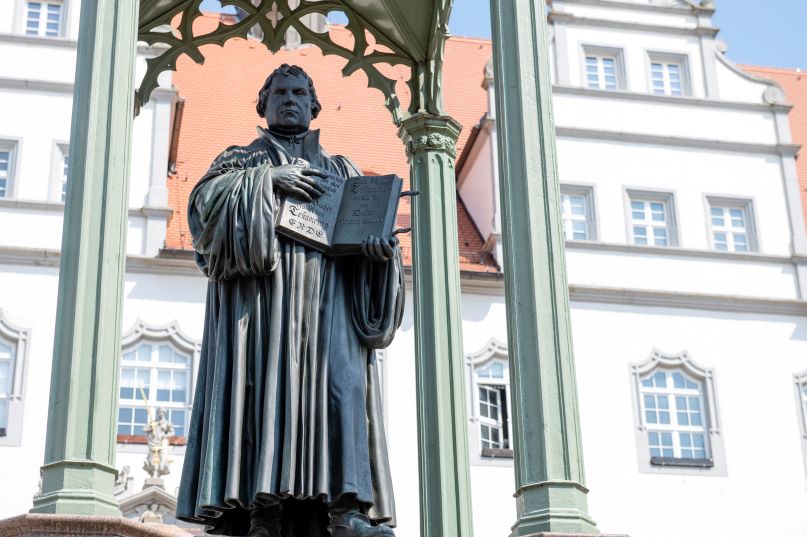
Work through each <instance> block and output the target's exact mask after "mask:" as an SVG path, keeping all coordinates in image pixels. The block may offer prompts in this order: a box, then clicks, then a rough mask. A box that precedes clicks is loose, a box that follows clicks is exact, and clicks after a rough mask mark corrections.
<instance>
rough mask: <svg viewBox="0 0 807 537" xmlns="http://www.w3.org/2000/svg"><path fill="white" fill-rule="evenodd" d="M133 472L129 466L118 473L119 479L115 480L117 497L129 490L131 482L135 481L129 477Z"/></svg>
mask: <svg viewBox="0 0 807 537" xmlns="http://www.w3.org/2000/svg"><path fill="white" fill-rule="evenodd" d="M131 471H132V469H131V468H130V467H129V465H128V464H127V465H125V466H124V467H123V468H122V469H121V470H119V471H118V477H117V478H115V496H119V495H121V494H123V493H124V492H126V491H127V490H128V489H129V481H131V480H132V479H133V478H132V477H130V476H129V474H130V473H131Z"/></svg>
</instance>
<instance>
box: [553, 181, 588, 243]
mask: <svg viewBox="0 0 807 537" xmlns="http://www.w3.org/2000/svg"><path fill="white" fill-rule="evenodd" d="M560 194H561V195H560V207H561V217H562V219H563V238H564V239H566V240H567V241H572V240H573V241H590V240H596V237H595V236H594V235H595V233H594V230H595V226H594V203H593V200H594V196H593V192H592V189H591V187H576V186H566V185H561V187H560Z"/></svg>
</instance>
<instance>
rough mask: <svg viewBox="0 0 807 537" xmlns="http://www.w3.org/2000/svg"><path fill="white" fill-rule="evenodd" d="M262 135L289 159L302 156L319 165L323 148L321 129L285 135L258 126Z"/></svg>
mask: <svg viewBox="0 0 807 537" xmlns="http://www.w3.org/2000/svg"><path fill="white" fill-rule="evenodd" d="M258 132H259V133H260V135H261V136H262V137H263V138H264V139H265V140H266V141H268V142H269V143H270V144H273V145H274V146H275V147H277V148H278V149H280V150H281V151H283V152H284V153H285V154H286V155H288V156H289V160H292V159H293V158H294V157H298V156H299V157H302V158H304V159H305V160H307V161H308V162H310V163H311V164H313V165H314V166H319V165H320V164H321V163H320V160H321V155H322V154H323V151H322V148H321V147H320V146H319V129H316V130H310V131H308V132H306V133H305V134H301V135H297V136H295V135H285V134H278V133H276V132H272V131H270V130H269V129H267V128H265V127H258Z"/></svg>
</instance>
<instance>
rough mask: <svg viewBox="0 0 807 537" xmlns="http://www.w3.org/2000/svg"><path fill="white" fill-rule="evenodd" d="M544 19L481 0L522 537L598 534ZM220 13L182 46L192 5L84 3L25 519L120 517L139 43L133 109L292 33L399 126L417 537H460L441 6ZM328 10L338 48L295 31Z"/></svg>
mask: <svg viewBox="0 0 807 537" xmlns="http://www.w3.org/2000/svg"><path fill="white" fill-rule="evenodd" d="M544 2H545V0H507V1H501V0H490V6H491V15H492V17H491V19H492V22H493V24H492V30H493V44H494V47H493V52H494V61H493V65H494V67H495V70H496V75H495V84H496V110H497V112H496V113H497V122H498V125H499V126H498V129H499V130H498V132H499V135H498V144H499V154H500V157H499V163H500V169H499V173H500V176H499V185H500V193H501V196H500V199H501V207H502V237H503V242H504V259H505V263H504V267H503V269H504V272H505V294H506V303H507V324H508V347H509V351H508V352H509V355H510V356H509V359H510V364H511V368H510V372H511V374H510V377H511V378H510V385H511V388H512V402H513V408H512V426H513V434H512V439H513V448H514V469H515V485H516V491H515V497H516V506H517V511H518V520H517V522H516V524H515V525H514V526H513V532H512V535H513V536H518V537H523V536H527V535H534V534H537V533H541V532H567V533H574V534H581V533H591V534H593V533H596V528H595V526H594V524H593V522H592V520H591V519H590V518H589V516H588V514H587V506H586V492H587V489H586V488H585V485H584V478H583V460H582V448H581V443H580V433H579V414H578V409H577V398H576V387H575V374H574V361H573V355H572V346H571V332H570V330H571V328H570V322H569V304H568V289H567V284H566V278H565V267H564V261H563V258H564V256H563V230H562V219H561V214H560V203H559V200H560V188H559V186H558V179H557V167H556V160H555V148H554V145H555V142H554V125H553V122H552V113H551V80H550V71H549V58H548V55H547V48H548V46H547V42H546V34H547V31H546V13H545V5H544ZM221 3H222V4H223V5H224V6H234V7H237V8H239V9H240V11H239V16H238V17H235V18H234V20H232V21H226V23H225V22H222V21H220V22H219V23H218V25H217V26H216V28H214V29H212V31H207V29H205V30H204V31H206V32H207V33H200V34H198V35H195V34H194V33H193V29H194V22H195V21H196V20H197V19H198V18H199V17H201V16H202V13H201V11H200V10H199V7H200V5H201V4H202V0H83V1H82V2H81V6H80V7H81V29H80V31H79V40H78V49H77V61H76V77H75V94H74V105H73V122H72V126H71V134H70V147H71V151H70V162H69V163H68V169H69V176H68V180H67V200H66V203H65V217H64V230H63V233H62V250H61V251H62V254H63V255H62V258H61V264H60V269H59V300H58V307H57V311H56V330H55V334H54V345H53V368H52V371H51V390H50V403H49V413H48V434H47V440H46V448H45V464H44V465H43V466H42V492H41V493H40V494H38V495H37V496H36V497H35V499H34V506H33V509H32V512H35V513H50V514H64V513H67V514H83V515H115V516H118V515H119V514H120V511H119V509H118V502H117V500H116V498H115V496H114V483H115V476H116V474H117V471H116V470H115V452H116V443H115V431H116V427H115V424H116V416H115V410H116V408H117V401H118V378H119V367H120V350H121V349H120V341H121V339H120V337H121V312H122V304H123V294H122V289H123V288H124V285H123V278H124V274H125V262H126V232H127V222H128V217H127V214H128V213H127V208H128V206H129V204H128V192H129V188H128V181H129V174H130V164H131V140H132V136H131V134H132V122H133V117H132V114H131V105H132V101H131V98H132V92H133V91H134V72H135V70H134V64H135V50H136V44H137V41H141V42H146V43H147V44H149V45H153V46H154V50H155V53H156V54H157V55H156V56H154V57H152V58H150V59H148V60H147V61H148V69H147V72H146V74H145V77H144V78H143V80H142V81H141V83H140V87H139V88H138V89H137V91H136V95H137V102H136V104H137V105H140V104H142V103H145V102H146V101H148V98H149V95H150V94H151V92H152V91H153V90H154V89H155V88H156V87H157V77H158V75H159V74H160V73H161V72H163V71H166V70H173V69H176V62H177V60H178V59H179V57H180V56H182V55H183V54H186V55H187V56H188V57H190V58H191V59H192V60H193V61H195V62H198V63H202V62H203V61H204V55H203V52H202V47H203V46H204V45H210V44H218V45H223V44H224V43H225V42H226V41H227V40H228V39H231V38H233V37H243V38H246V37H247V36H248V35H249V33H250V30H251V29H252V28H253V27H255V26H256V25H257V27H258V29H260V30H261V31H260V32H255V33H254V35H260V36H262V37H261V40H262V42H263V43H264V44H265V45H266V46H267V48H268V49H269V50H271V51H273V52H276V51H278V50H279V49H280V48H281V47H282V46H283V44H284V43H285V34H286V32H287V30H289V29H294V30H296V31H297V32H298V33H299V34H300V37H301V40H302V42H304V43H310V44H312V45H315V46H318V47H319V48H320V49H321V50H322V51H323V53H325V54H337V55H339V56H341V57H343V58H345V59H346V60H347V63H346V64H345V67H344V68H343V69H342V72H343V74H344V75H346V76H347V75H350V74H351V73H354V72H356V71H358V70H362V71H364V72H365V73H366V75H367V78H368V84H369V85H370V86H371V87H374V88H377V89H379V90H381V91H382V92H383V93H384V94H385V96H386V100H387V102H386V105H387V108H389V109H390V111H391V112H392V114H393V119H394V120H395V122H396V124H397V125H398V126H399V130H398V133H399V136H400V138H401V140H402V142H403V143H404V144H403V146H404V148H405V150H406V153H407V156H408V159H409V167H410V182H411V187H412V188H413V189H414V190H417V191H419V192H420V195H419V196H417V197H415V198H414V200H413V201H412V228H413V235H412V257H413V264H412V265H413V266H412V272H413V278H412V287H413V295H414V327H415V330H414V332H415V376H416V386H417V398H416V399H417V417H418V466H419V477H420V489H419V496H420V527H421V530H420V535H422V536H423V537H472V535H473V527H472V516H471V497H470V475H469V470H468V436H467V430H466V427H467V422H468V420H467V417H466V406H467V399H466V397H465V393H464V391H465V388H464V383H465V374H466V370H465V367H466V366H465V358H464V353H463V349H462V312H461V308H460V278H459V253H458V245H457V236H458V235H457V206H456V181H455V170H454V162H455V160H456V156H457V155H456V141H457V139H458V136H459V133H460V129H461V126H460V125H459V124H458V123H457V122H456V121H454V120H453V119H452V118H450V117H448V116H447V115H445V114H444V112H443V110H442V98H441V89H440V80H441V78H442V76H441V71H442V65H443V51H444V45H445V40H446V37H447V35H448V28H447V24H446V22H447V20H448V16H449V12H450V10H451V4H452V1H451V0H222V2H221ZM138 11H139V18H138ZM333 11H340V12H342V13H344V14H345V16H346V17H347V18H348V24H347V29H348V30H349V31H350V32H351V34H352V35H353V40H354V42H353V44H352V45H351V46H349V47H348V46H346V45H345V44H344V43H336V42H334V41H332V40H331V37H330V35H329V33H328V32H327V31H325V32H323V33H318V32H316V31H314V30H312V29H310V28H308V27H307V26H306V25H305V24H304V23H303V17H305V16H306V15H310V14H314V13H319V14H323V15H327V14H328V13H330V12H333ZM137 21H139V22H137ZM198 29H200V28H199V27H198V26H197V30H198ZM368 34H369V36H368ZM373 41H375V44H376V45H381V48H379V47H378V46H370V45H371V44H372V42H373ZM384 64H385V65H397V66H405V67H406V68H408V69H409V70H410V73H411V76H410V79H409V81H408V85H409V88H410V90H411V94H412V101H411V104H410V106H409V108H408V110H407V111H406V112H402V111H401V110H400V104H399V102H398V98H397V96H396V93H395V81H394V80H392V79H391V78H389V77H387V76H385V75H384V74H383V72H382V71H380V70H379V69H378V66H380V65H384Z"/></svg>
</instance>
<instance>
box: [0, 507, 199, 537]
mask: <svg viewBox="0 0 807 537" xmlns="http://www.w3.org/2000/svg"><path fill="white" fill-rule="evenodd" d="M0 535H3V537H191V535H192V534H190V533H188V532H186V531H183V530H182V529H180V528H178V527H176V526H163V525H160V524H141V523H139V522H135V521H134V520H129V519H127V518H123V517H114V516H92V515H47V514H41V513H28V514H25V515H20V516H15V517H12V518H7V519H5V520H0Z"/></svg>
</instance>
